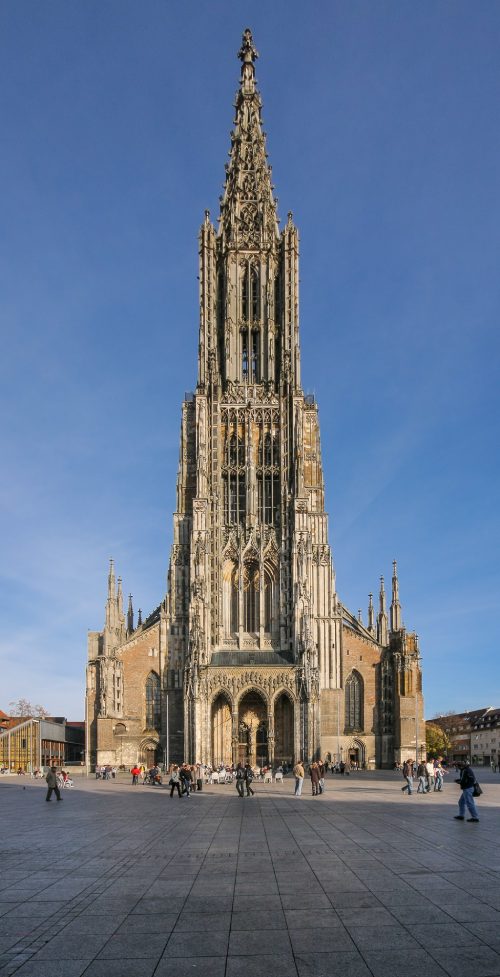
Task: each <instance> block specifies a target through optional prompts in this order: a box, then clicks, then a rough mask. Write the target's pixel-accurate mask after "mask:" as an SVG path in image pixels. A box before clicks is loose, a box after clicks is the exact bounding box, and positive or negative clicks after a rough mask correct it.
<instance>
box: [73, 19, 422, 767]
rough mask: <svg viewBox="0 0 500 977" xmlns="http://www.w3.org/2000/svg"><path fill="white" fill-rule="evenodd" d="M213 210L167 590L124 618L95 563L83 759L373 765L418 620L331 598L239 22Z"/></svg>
mask: <svg viewBox="0 0 500 977" xmlns="http://www.w3.org/2000/svg"><path fill="white" fill-rule="evenodd" d="M239 57H240V59H241V62H242V69H241V81H240V87H239V90H238V92H237V96H236V118H235V121H234V129H233V131H232V133H231V149H230V154H229V156H230V159H229V163H228V164H227V166H226V181H225V188H224V194H223V197H222V198H221V209H220V217H219V223H218V228H217V229H216V227H215V226H214V224H213V223H212V221H211V220H210V215H209V213H208V211H207V212H206V213H205V219H204V221H203V224H202V227H201V231H200V237H199V256H200V257H199V281H200V331H199V355H198V381H197V386H196V390H195V391H194V393H192V394H189V395H186V398H185V401H184V404H183V407H182V423H181V439H180V463H179V474H178V479H177V508H176V512H175V515H174V542H173V546H172V551H171V557H170V567H169V572H168V590H167V595H166V597H165V599H164V600H163V601H162V603H161V604H160V606H159V607H158V608H156V610H155V611H154V612H153V613H152V614H151V616H150V617H149V618H147V620H145V621H144V623H142V619H139V622H138V625H137V626H135V624H134V611H133V606H132V598H131V597H130V598H129V602H128V608H127V612H126V614H125V610H124V606H123V592H122V583H121V580H120V579H118V582H117V581H116V579H115V571H114V566H113V564H111V567H110V571H109V576H108V598H107V604H106V614H105V624H104V628H103V630H102V631H94V632H90V634H89V639H88V665H87V699H86V703H87V704H86V709H87V712H86V716H87V729H88V744H87V745H88V759H89V762H90V763H91V764H95V763H96V762H97V763H117V764H121V763H124V764H127V765H129V764H132V763H134V762H136V761H137V760H139V761H141V762H144V763H146V764H150V763H153V762H154V761H155V760H156V761H158V760H162V759H167V758H168V759H175V760H182V759H184V758H187V759H189V760H191V761H200V762H204V763H210V764H217V765H218V764H220V763H236V762H237V761H247V760H248V761H250V763H252V764H256V763H257V764H269V763H270V764H273V763H277V762H292V761H293V760H295V759H297V758H299V757H304V758H306V759H308V758H312V757H315V756H320V755H321V756H328V757H331V758H332V759H336V760H340V759H343V760H345V761H348V762H349V761H351V762H352V763H355V764H358V765H359V766H378V767H392V766H393V764H394V763H395V762H396V761H400V760H402V759H404V758H406V757H407V756H408V755H412V756H415V754H416V753H417V754H419V753H421V752H422V751H423V752H425V735H424V733H425V727H424V722H423V702H422V684H421V671H420V656H419V648H418V639H417V635H416V634H415V633H410V632H407V631H406V629H405V627H404V625H403V620H402V611H401V604H400V600H399V581H398V574H397V568H396V564H395V563H394V565H393V575H392V591H391V595H390V596H391V604H390V611H389V613H388V610H387V605H386V593H385V587H384V580H383V578H381V581H380V589H379V596H378V608H376V607H374V604H373V599H372V596H371V595H370V598H369V606H368V617H367V621H366V624H365V623H364V622H363V620H362V616H361V612H358V614H357V615H355V614H353V613H351V612H350V611H349V610H348V609H347V607H346V606H345V605H344V604H343V603H342V602H341V600H340V598H339V596H338V594H337V591H336V586H335V575H334V570H333V564H332V556H331V551H330V546H329V540H328V525H327V515H326V512H325V509H324V485H323V469H322V462H321V447H320V431H319V418H318V405H317V404H316V401H315V398H314V396H312V395H310V394H307V393H306V392H305V391H304V389H303V387H302V379H301V364H300V335H299V238H298V231H297V228H296V227H295V224H294V222H293V218H292V214H291V213H289V214H288V217H287V220H286V223H285V226H284V227H283V228H282V229H280V226H279V218H278V215H277V210H276V200H275V198H274V192H273V191H274V187H273V184H272V177H271V168H270V166H269V164H268V160H267V152H266V143H265V135H264V133H263V130H262V125H261V98H260V95H259V93H258V90H257V86H256V79H255V60H256V58H257V52H256V50H255V47H254V44H253V40H252V35H251V33H250V31H248V30H247V31H245V34H244V35H243V43H242V47H241V50H240V52H239Z"/></svg>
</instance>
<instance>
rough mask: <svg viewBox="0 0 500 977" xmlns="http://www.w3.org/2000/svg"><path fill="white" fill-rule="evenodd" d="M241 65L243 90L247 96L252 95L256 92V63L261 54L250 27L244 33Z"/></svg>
mask: <svg viewBox="0 0 500 977" xmlns="http://www.w3.org/2000/svg"><path fill="white" fill-rule="evenodd" d="M238 57H239V59H240V61H241V62H242V65H241V88H242V91H243V92H245V94H248V95H251V94H253V92H254V91H255V68H254V61H256V60H257V58H258V57H259V53H258V51H257V49H256V47H255V45H254V43H253V37H252V32H251V30H250V28H249V27H247V28H246V30H245V31H244V32H243V37H242V39H241V47H240V50H239V51H238Z"/></svg>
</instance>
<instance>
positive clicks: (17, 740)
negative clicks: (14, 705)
mask: <svg viewBox="0 0 500 977" xmlns="http://www.w3.org/2000/svg"><path fill="white" fill-rule="evenodd" d="M83 756H84V730H83V728H82V727H81V726H80V727H79V726H72V725H71V724H69V723H67V722H66V720H65V719H61V720H58V721H54V720H50V719H20V720H19V721H18V722H16V723H15V725H12V726H11V727H10V729H6V730H5V731H4V732H2V733H0V768H1V769H3V770H9V771H12V772H16V771H18V770H21V771H22V772H24V773H33V771H34V770H36V769H37V768H38V769H40V770H41V769H42V768H46V767H50V766H52V765H54V766H56V767H61V766H64V765H65V764H67V763H75V762H80V761H81V760H83Z"/></svg>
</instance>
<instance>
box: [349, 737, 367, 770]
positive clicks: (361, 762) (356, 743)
mask: <svg viewBox="0 0 500 977" xmlns="http://www.w3.org/2000/svg"><path fill="white" fill-rule="evenodd" d="M349 763H350V764H351V767H354V769H355V770H364V768H365V766H366V747H365V744H364V743H363V740H352V742H351V745H350V747H349Z"/></svg>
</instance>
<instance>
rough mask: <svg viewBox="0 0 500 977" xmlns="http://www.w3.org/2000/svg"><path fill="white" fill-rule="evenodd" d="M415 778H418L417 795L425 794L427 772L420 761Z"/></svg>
mask: <svg viewBox="0 0 500 977" xmlns="http://www.w3.org/2000/svg"><path fill="white" fill-rule="evenodd" d="M417 777H418V787H417V794H426V793H427V770H426V768H425V763H422V761H420V763H419V765H418V767H417Z"/></svg>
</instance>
